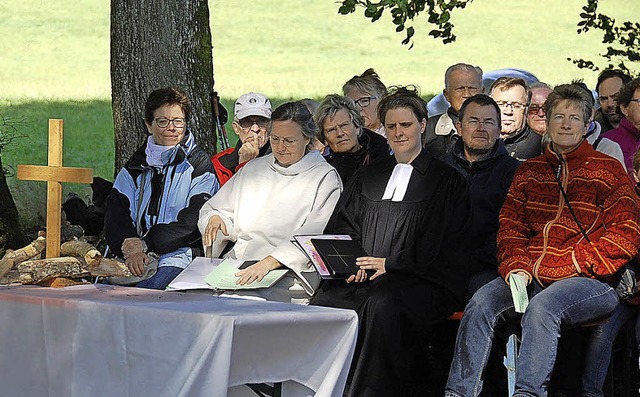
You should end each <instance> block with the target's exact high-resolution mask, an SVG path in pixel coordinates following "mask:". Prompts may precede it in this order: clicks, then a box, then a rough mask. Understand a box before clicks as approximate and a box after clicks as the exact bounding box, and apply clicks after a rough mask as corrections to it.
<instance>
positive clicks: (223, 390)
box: [0, 285, 357, 397]
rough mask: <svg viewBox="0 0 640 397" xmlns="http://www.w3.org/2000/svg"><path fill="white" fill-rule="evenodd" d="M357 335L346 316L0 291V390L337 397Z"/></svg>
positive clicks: (240, 303) (219, 301)
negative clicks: (239, 389) (273, 386)
mask: <svg viewBox="0 0 640 397" xmlns="http://www.w3.org/2000/svg"><path fill="white" fill-rule="evenodd" d="M356 333H357V315H356V313H355V312H353V311H349V310H341V309H330V308H322V307H314V306H300V305H293V304H285V303H276V302H264V301H252V300H243V299H233V298H220V297H214V296H209V295H199V294H187V293H182V292H164V291H154V290H145V289H139V288H128V287H117V286H110V285H82V286H75V287H67V288H61V289H52V288H44V287H35V286H19V287H0V363H1V365H0V394H1V395H2V396H16V397H22V396H24V397H40V396H50V397H58V396H59V397H93V396H118V397H134V396H167V397H169V396H171V397H179V396H185V397H187V396H188V397H199V396H202V397H217V396H226V395H227V393H228V391H229V390H233V389H234V386H238V385H243V384H249V383H265V382H285V384H286V383H287V381H289V382H291V383H293V382H297V383H298V384H302V385H304V386H306V387H307V388H308V389H311V390H312V391H315V395H316V396H321V397H322V396H335V397H339V396H341V395H342V390H343V388H344V385H345V382H346V378H347V374H348V371H349V364H350V362H351V358H352V355H353V350H354V347H355V340H356ZM229 388H232V389H229ZM294 389H295V388H294ZM284 390H286V388H285V389H284ZM232 394H233V393H232ZM285 395H286V392H285Z"/></svg>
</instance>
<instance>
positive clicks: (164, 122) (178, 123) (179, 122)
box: [153, 117, 186, 128]
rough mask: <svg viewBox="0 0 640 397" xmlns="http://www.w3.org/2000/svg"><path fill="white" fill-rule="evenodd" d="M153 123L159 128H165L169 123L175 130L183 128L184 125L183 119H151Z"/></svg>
mask: <svg viewBox="0 0 640 397" xmlns="http://www.w3.org/2000/svg"><path fill="white" fill-rule="evenodd" d="M153 121H155V122H156V125H157V126H158V127H160V128H167V127H168V126H169V123H173V126H174V127H176V128H184V126H185V123H186V122H185V120H184V119H183V118H178V119H167V118H164V117H158V118H156V119H153Z"/></svg>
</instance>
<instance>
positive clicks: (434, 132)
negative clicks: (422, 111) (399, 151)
mask: <svg viewBox="0 0 640 397" xmlns="http://www.w3.org/2000/svg"><path fill="white" fill-rule="evenodd" d="M444 86H445V88H444V90H443V91H442V93H443V94H444V97H445V98H447V101H449V103H450V104H451V106H450V107H449V109H448V110H447V111H446V112H445V113H443V114H437V115H434V116H431V117H429V119H428V120H427V129H426V130H425V134H424V136H425V138H424V139H425V140H424V144H423V146H424V148H425V149H427V151H429V153H431V154H432V155H433V156H434V157H442V156H444V155H445V154H447V153H449V152H450V151H451V148H452V147H453V145H454V144H455V143H456V141H457V140H458V134H457V133H456V122H457V121H458V112H459V111H460V107H461V106H462V103H463V102H464V101H465V99H467V98H470V97H471V96H473V95H475V94H477V93H481V92H483V88H482V69H480V68H479V67H477V66H472V65H468V64H466V63H457V64H455V65H451V66H449V68H448V69H447V71H446V72H445V74H444Z"/></svg>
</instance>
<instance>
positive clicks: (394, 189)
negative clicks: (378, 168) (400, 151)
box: [382, 164, 413, 201]
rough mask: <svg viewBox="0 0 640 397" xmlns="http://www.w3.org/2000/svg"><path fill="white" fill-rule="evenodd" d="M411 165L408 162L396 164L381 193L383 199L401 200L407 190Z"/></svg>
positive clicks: (411, 170)
mask: <svg viewBox="0 0 640 397" xmlns="http://www.w3.org/2000/svg"><path fill="white" fill-rule="evenodd" d="M412 172H413V167H412V166H411V165H410V164H396V166H395V167H394V168H393V172H392V173H391V178H389V182H387V187H386V188H385V189H384V194H383V195H382V199H383V200H389V199H391V201H402V200H403V199H404V194H405V193H406V192H407V186H408V185H409V179H411V173H412Z"/></svg>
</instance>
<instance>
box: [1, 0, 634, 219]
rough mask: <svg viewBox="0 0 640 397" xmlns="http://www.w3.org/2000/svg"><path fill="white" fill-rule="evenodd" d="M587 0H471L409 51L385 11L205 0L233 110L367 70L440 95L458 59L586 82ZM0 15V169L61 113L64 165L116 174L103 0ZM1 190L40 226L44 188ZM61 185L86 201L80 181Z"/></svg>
mask: <svg viewBox="0 0 640 397" xmlns="http://www.w3.org/2000/svg"><path fill="white" fill-rule="evenodd" d="M584 3H585V2H584V0H538V1H535V2H524V1H510V2H507V1H504V0H475V1H474V2H473V3H472V4H470V5H469V6H468V7H467V8H466V9H464V10H458V12H456V13H455V14H454V16H453V17H452V21H453V23H454V24H455V31H456V36H457V40H456V42H455V43H452V44H449V45H446V46H445V45H443V44H442V43H440V42H439V41H437V40H433V39H432V38H430V37H428V36H427V33H428V31H429V30H430V27H428V26H426V23H425V24H423V25H420V23H416V24H415V25H416V34H415V36H414V38H413V41H414V46H413V49H412V50H408V49H407V47H406V46H403V45H401V44H400V42H401V41H402V39H403V38H404V34H403V33H395V31H394V27H393V25H392V24H391V21H390V18H389V17H388V16H383V18H382V19H381V20H380V21H378V22H376V23H374V24H372V23H370V22H369V21H368V20H367V19H365V18H364V17H363V16H362V10H359V11H358V12H357V13H356V14H352V15H348V16H341V15H338V13H337V10H338V7H339V4H338V3H337V2H334V1H332V0H253V1H252V0H210V2H209V5H210V13H211V27H212V32H213V43H214V44H213V45H214V50H213V55H214V69H215V72H214V73H215V80H216V90H217V91H218V92H219V93H220V95H221V96H222V99H223V103H224V104H225V106H226V107H227V109H229V110H232V103H233V100H234V99H235V98H236V97H237V96H238V95H240V94H242V93H244V92H247V91H261V92H264V93H265V94H267V95H268V96H269V97H271V98H272V99H273V102H274V103H275V104H276V105H277V104H279V103H281V102H283V101H286V100H288V99H291V98H295V99H300V98H305V97H311V98H316V99H321V98H322V97H323V96H324V95H326V94H328V93H333V92H339V90H340V87H341V86H342V83H343V82H344V81H345V80H347V79H348V78H350V77H351V76H353V75H354V74H359V73H361V72H362V71H363V70H365V69H366V68H368V67H374V68H375V69H376V70H377V71H378V73H379V74H380V76H381V77H382V78H383V80H384V81H385V83H387V84H409V83H413V84H417V85H418V86H420V87H421V89H422V93H423V95H424V96H425V97H430V96H432V95H433V94H436V93H438V92H439V91H440V90H441V89H442V85H443V81H442V80H443V73H444V70H445V69H446V68H447V66H448V65H450V64H452V63H456V62H461V61H463V62H468V63H473V64H477V65H479V66H481V67H482V68H483V69H484V70H493V69H498V68H503V67H518V68H523V69H527V70H529V71H531V72H533V73H534V74H535V75H537V76H538V78H540V79H541V80H544V81H546V82H548V83H550V84H557V83H561V82H566V81H568V80H570V79H573V78H583V79H584V80H585V82H586V83H587V84H589V85H593V84H594V83H595V79H596V74H595V73H594V72H591V71H588V70H580V69H577V68H576V67H575V66H574V65H573V64H571V63H570V62H569V61H567V60H566V58H567V57H571V58H597V54H598V53H601V52H603V51H604V46H603V45H601V44H600V40H601V37H599V36H598V35H597V34H596V33H594V32H589V33H587V34H583V35H580V36H578V35H577V34H576V29H577V27H576V23H577V22H578V21H579V17H578V15H579V13H580V11H581V7H582V6H583V5H584ZM600 3H601V4H600V8H599V10H600V11H601V12H604V13H607V14H608V15H610V16H612V17H614V18H619V19H620V20H637V19H638V15H640V1H638V0H601V2H600ZM0 14H1V15H3V22H2V23H0V37H2V40H0V54H2V55H1V56H0V84H1V85H0V86H1V87H2V89H1V90H0V114H3V115H6V116H13V117H18V116H24V117H26V121H27V125H26V127H25V128H24V130H23V131H21V132H22V133H24V134H27V135H28V137H27V138H25V139H22V140H20V141H19V142H17V143H16V144H15V145H13V146H10V147H8V148H6V149H5V150H4V152H3V153H2V154H3V162H4V164H5V165H6V166H9V167H13V168H15V167H16V165H17V164H20V163H31V164H45V163H46V146H47V119H48V118H64V119H65V147H64V164H65V165H67V166H75V167H93V168H94V169H95V174H96V175H99V176H102V177H105V178H108V179H112V177H113V155H114V149H113V127H112V118H111V106H110V94H111V92H110V77H109V2H108V1H105V0H76V1H73V2H70V1H65V0H8V1H3V2H2V3H0ZM158 62H162V58H161V57H159V58H158ZM636 68H637V69H636V72H640V65H636ZM228 131H229V132H231V129H230V128H228ZM9 183H10V186H11V189H12V191H13V193H14V197H16V201H17V202H18V207H19V210H20V212H21V215H22V216H23V218H24V219H25V223H26V224H30V223H33V222H37V221H38V220H41V219H42V216H43V214H44V197H45V195H46V194H45V187H44V184H43V183H36V182H21V181H16V180H15V179H14V178H10V179H9ZM66 190H67V191H68V190H73V191H76V192H80V193H81V194H83V195H88V194H89V191H88V189H87V188H86V187H82V186H74V185H71V186H67V187H66Z"/></svg>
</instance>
